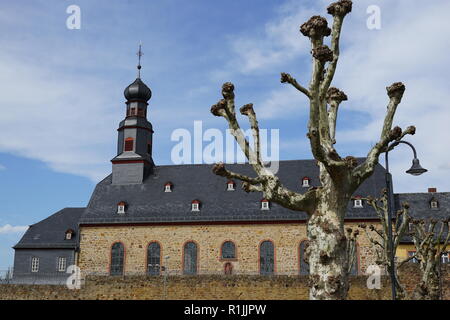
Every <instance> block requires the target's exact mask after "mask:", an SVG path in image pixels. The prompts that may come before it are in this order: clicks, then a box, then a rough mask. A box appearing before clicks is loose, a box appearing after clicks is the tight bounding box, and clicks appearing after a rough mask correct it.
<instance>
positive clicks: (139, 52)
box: [136, 42, 144, 78]
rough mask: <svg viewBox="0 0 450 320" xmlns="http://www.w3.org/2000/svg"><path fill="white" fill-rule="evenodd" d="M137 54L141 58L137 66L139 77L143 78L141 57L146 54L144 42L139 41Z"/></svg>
mask: <svg viewBox="0 0 450 320" xmlns="http://www.w3.org/2000/svg"><path fill="white" fill-rule="evenodd" d="M136 54H137V56H138V57H139V58H138V59H139V63H138V66H137V69H138V78H141V68H142V67H141V57H142V55H143V54H144V53H143V52H142V42H139V51H138V52H137V53H136Z"/></svg>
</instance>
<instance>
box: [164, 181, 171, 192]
mask: <svg viewBox="0 0 450 320" xmlns="http://www.w3.org/2000/svg"><path fill="white" fill-rule="evenodd" d="M164 192H172V183H171V182H167V183H166V184H165V185H164Z"/></svg>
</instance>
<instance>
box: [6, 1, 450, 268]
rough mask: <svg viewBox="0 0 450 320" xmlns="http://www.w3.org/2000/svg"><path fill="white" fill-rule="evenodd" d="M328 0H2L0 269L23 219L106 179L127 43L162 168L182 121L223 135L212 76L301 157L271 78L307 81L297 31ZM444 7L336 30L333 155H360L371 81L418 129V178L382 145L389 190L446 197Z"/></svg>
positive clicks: (301, 133)
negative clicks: (75, 25)
mask: <svg viewBox="0 0 450 320" xmlns="http://www.w3.org/2000/svg"><path fill="white" fill-rule="evenodd" d="M329 3H330V1H325V0H316V1H312V0H307V1H300V0H297V1H294V0H264V1H262V0H246V1H238V0H229V1H220V2H219V1H208V0H191V1H182V0H164V1H144V0H142V1H138V0H135V1H119V0H96V1H92V0H90V1H88V0H85V1H81V0H71V1H62V0H41V1H39V0H35V1H30V0H24V1H20V2H19V1H14V2H13V1H9V2H6V1H1V2H0V28H1V29H2V30H3V32H2V33H1V34H0V48H1V49H0V93H1V94H0V111H1V116H0V127H1V128H2V130H1V135H0V181H1V182H2V183H1V184H0V201H1V203H2V204H3V205H2V209H1V210H0V272H1V270H4V269H6V268H8V267H9V266H12V264H13V250H12V249H11V247H12V246H13V245H14V244H15V243H17V241H18V240H19V239H20V237H21V236H22V234H23V232H24V231H25V230H26V228H27V226H28V225H31V224H34V223H36V222H38V221H40V220H42V219H44V218H46V217H47V216H49V215H51V214H52V213H54V212H56V211H58V210H59V209H61V208H64V207H82V206H86V204H87V202H88V201H89V197H90V195H91V193H92V190H93V188H94V186H95V184H96V183H97V182H98V181H100V180H101V179H102V178H104V177H105V176H106V175H108V174H109V173H110V171H111V163H110V160H111V159H112V158H113V157H114V156H115V152H116V143H117V142H116V139H117V131H116V129H117V127H118V123H119V122H120V121H121V120H122V119H123V117H124V112H125V104H124V102H125V99H124V97H123V90H124V88H125V87H126V86H127V85H128V84H130V83H131V82H133V81H134V79H135V78H136V64H137V56H136V51H137V46H138V44H139V42H140V41H142V46H143V52H144V55H143V57H142V79H143V81H144V82H145V83H146V84H147V85H148V86H149V87H150V88H151V89H152V92H153V97H152V99H151V100H150V104H149V112H148V118H149V120H150V121H151V122H152V124H153V127H154V130H155V133H154V146H153V158H154V160H155V162H156V164H157V165H164V164H173V161H172V159H171V150H172V148H173V147H174V145H175V144H176V142H174V141H172V140H171V135H172V133H173V132H174V130H176V129H180V128H184V129H187V130H189V131H190V132H193V128H194V121H202V126H203V128H204V129H207V128H217V129H219V130H221V131H223V132H224V130H225V129H226V128H227V125H226V123H225V121H224V119H222V118H216V117H214V116H212V115H211V114H210V112H209V109H210V106H211V105H212V104H214V103H216V102H217V101H218V100H219V99H220V98H221V96H220V89H221V85H222V83H224V82H227V81H231V82H233V83H234V85H235V88H236V89H235V93H236V103H237V105H244V104H246V103H250V102H251V103H253V104H254V108H255V111H256V113H257V115H258V119H259V123H260V127H261V128H264V129H279V135H280V159H309V158H311V152H310V149H309V142H308V140H307V139H306V138H305V135H306V131H307V121H308V118H307V117H308V112H309V111H308V103H307V100H306V98H305V97H304V96H302V95H301V94H300V93H299V92H297V91H296V90H295V89H293V88H292V87H290V86H288V85H283V84H281V83H280V81H279V78H280V76H279V74H280V72H289V73H290V74H291V75H293V76H294V77H296V79H297V80H298V81H299V82H300V83H302V84H303V85H305V86H307V84H308V82H309V78H310V73H311V56H310V52H309V51H310V48H309V40H308V39H307V38H305V37H304V36H302V35H301V34H300V33H299V26H300V25H301V24H302V23H303V22H305V21H307V20H308V18H309V17H310V16H312V15H316V14H319V15H322V16H325V17H327V19H328V21H329V22H331V17H330V16H329V15H328V14H326V6H327V5H328V4H329ZM70 5H77V6H78V7H79V8H80V12H81V15H80V21H81V24H80V29H68V28H67V25H66V20H67V19H68V18H69V16H70V13H67V12H66V10H67V8H68V7H69V6H70ZM372 5H376V6H378V8H379V9H380V16H379V17H380V20H379V21H380V28H376V29H370V28H368V25H367V21H368V19H370V18H371V17H372V15H373V12H372V11H369V13H368V11H367V10H368V8H370V6H372ZM449 11H450V3H449V2H448V1H447V0H434V1H430V2H426V1H420V2H419V1H417V0H416V1H411V0H397V1H395V2H394V1H389V0H380V1H375V0H370V1H368V0H359V1H354V6H353V11H352V13H351V14H350V15H349V16H348V17H347V18H346V21H345V23H344V27H343V33H342V37H341V55H340V62H339V65H338V69H337V73H336V77H335V79H334V82H333V85H334V86H336V87H338V88H340V89H341V90H343V91H344V92H345V93H346V94H347V95H348V97H349V101H347V102H344V103H343V104H342V105H341V107H340V111H339V119H338V125H337V134H336V139H337V144H336V148H337V150H338V152H339V153H340V154H341V156H347V155H353V156H358V157H363V156H365V155H366V154H367V152H368V150H369V149H370V147H371V146H372V145H373V144H374V143H376V141H377V140H378V138H379V135H380V130H381V127H382V122H383V118H384V114H385V111H386V105H387V96H386V89H385V88H386V86H388V85H390V84H391V83H393V82H397V81H402V82H404V83H405V85H406V92H405V95H404V98H403V101H402V103H401V104H400V106H399V108H398V111H397V114H396V116H395V120H394V125H399V126H401V127H402V128H406V127H407V126H409V125H415V126H416V127H417V133H416V135H414V136H408V137H407V140H408V141H409V142H411V143H413V144H414V145H415V146H416V148H417V151H418V156H419V158H420V160H421V164H422V165H423V166H424V167H426V168H427V169H428V170H429V172H428V173H426V174H424V175H422V176H420V177H412V176H410V175H406V174H405V173H404V171H405V170H407V169H408V168H409V167H410V166H411V159H412V154H411V150H408V148H407V147H406V146H399V147H398V148H397V149H395V151H394V152H392V153H391V154H390V167H391V171H392V173H393V176H394V188H395V191H396V192H426V190H427V188H428V187H437V189H438V191H450V149H449V148H447V145H448V143H447V141H448V137H450V127H449V126H448V122H449V119H450V109H449V107H448V106H447V103H448V101H450V91H449V90H448V87H449V85H450V81H449V74H450V64H449V63H448V48H450V37H448V34H449V33H450V21H449V19H448V17H447V13H448V12H449ZM240 121H241V123H242V126H243V127H245V128H246V127H248V123H247V121H246V119H244V118H240ZM205 144H206V142H205ZM381 162H382V161H381ZM382 163H383V162H382Z"/></svg>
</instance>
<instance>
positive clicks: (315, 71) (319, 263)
mask: <svg viewBox="0 0 450 320" xmlns="http://www.w3.org/2000/svg"><path fill="white" fill-rule="evenodd" d="M351 9H352V2H351V1H350V0H341V1H337V2H334V3H332V4H331V5H329V6H328V13H329V14H330V15H332V16H333V25H332V28H331V29H330V28H329V27H328V23H327V20H326V19H325V18H323V17H320V16H313V17H311V18H310V19H309V20H308V21H307V22H306V23H304V24H303V25H302V26H301V27H300V32H301V33H302V34H303V35H304V36H306V37H308V38H309V39H310V42H311V47H312V50H311V53H312V75H311V79H310V83H309V87H308V88H305V87H303V86H302V85H301V84H299V83H298V82H297V81H296V80H295V79H294V78H293V77H292V76H291V75H289V74H287V73H282V74H281V82H282V83H289V84H291V85H292V86H293V87H294V88H296V89H297V90H298V91H300V92H301V93H302V94H304V95H305V96H306V97H307V98H308V99H309V123H308V134H307V137H308V139H309V141H310V146H311V151H312V154H313V156H314V158H315V159H316V160H317V163H318V166H319V169H320V177H319V178H320V182H321V186H320V187H318V188H312V189H309V190H308V191H307V192H306V193H304V194H301V193H298V192H294V191H292V190H289V189H287V188H286V187H284V186H283V185H282V183H281V181H280V180H279V178H278V177H277V176H276V175H275V174H274V173H272V172H271V171H270V170H269V169H268V168H267V167H266V166H265V164H264V162H263V160H262V158H261V152H260V139H259V127H258V121H257V118H256V114H255V111H254V109H253V105H252V104H246V105H244V106H243V107H242V108H240V112H241V114H243V115H245V116H247V117H248V119H249V122H250V125H251V130H252V135H253V140H254V141H253V142H254V143H253V144H254V145H253V147H251V146H250V143H249V141H248V140H247V139H246V138H245V136H244V134H243V132H242V130H241V128H240V125H239V123H238V121H237V119H236V112H235V95H234V85H233V84H232V83H229V82H227V83H225V84H224V85H223V86H222V95H223V99H222V100H220V101H219V102H218V103H217V104H215V105H213V106H212V107H211V112H212V114H214V115H215V116H221V117H224V118H225V119H226V121H227V122H228V124H229V128H230V131H231V134H232V135H233V136H234V138H235V139H236V141H237V143H238V144H239V146H240V148H241V149H242V151H243V152H244V154H245V156H246V157H247V159H248V160H249V163H250V164H251V165H252V167H253V169H254V171H255V173H256V177H249V176H245V175H242V174H239V173H235V172H231V171H229V170H227V169H226V168H225V165H224V164H223V163H218V164H216V165H215V166H214V168H213V171H214V173H215V174H217V175H220V176H224V177H228V178H234V179H239V180H242V181H243V185H242V187H243V188H244V190H246V191H247V192H262V193H263V194H264V197H265V198H266V199H268V200H270V201H273V202H275V203H278V204H280V205H281V206H283V207H286V208H289V209H292V210H296V211H303V212H306V213H307V214H308V222H307V230H308V238H309V268H310V283H311V289H310V298H311V299H345V298H346V295H347V291H348V270H349V259H348V254H346V253H347V252H348V249H347V243H348V240H347V237H346V235H345V231H344V216H345V213H346V208H347V203H348V201H349V200H350V198H351V196H352V194H353V192H354V191H355V190H356V189H357V188H358V187H359V186H360V185H361V184H362V183H363V182H364V181H365V180H366V179H367V178H368V177H370V176H371V175H372V173H373V171H374V169H375V166H376V164H377V163H378V158H379V156H380V154H381V153H382V152H384V151H385V150H386V148H387V146H388V144H389V143H390V142H391V141H394V140H400V139H402V138H403V137H404V136H405V135H406V134H414V132H415V128H414V127H412V126H411V127H408V128H407V129H406V130H405V131H403V132H402V130H401V129H400V128H399V127H395V128H393V129H392V122H393V118H394V114H395V111H396V109H397V106H398V105H399V103H400V101H401V99H402V96H403V93H404V91H405V86H404V85H403V84H402V83H399V82H398V83H394V84H392V85H391V86H389V87H387V95H388V97H389V103H388V106H387V112H386V116H385V119H384V125H383V128H382V130H381V135H380V139H379V141H378V142H377V143H376V144H375V145H374V146H373V147H372V149H371V150H370V151H369V153H368V155H367V157H366V159H365V161H364V162H363V163H361V164H359V165H358V163H357V161H356V159H355V158H354V157H352V156H348V157H345V158H342V157H341V156H340V155H339V154H338V153H337V151H336V149H335V148H334V144H335V130H336V120H337V113H338V108H339V105H340V103H341V102H342V101H345V100H347V96H346V95H345V93H344V92H342V91H340V90H339V89H336V88H333V87H331V82H332V80H333V77H334V74H335V71H336V67H337V63H338V59H339V41H340V40H339V39H340V36H341V29H342V24H343V21H344V18H345V16H346V15H347V14H348V13H349V12H351ZM330 35H331V48H330V47H328V46H327V45H326V44H325V43H324V39H325V37H328V36H330Z"/></svg>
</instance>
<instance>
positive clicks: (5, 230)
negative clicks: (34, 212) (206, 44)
mask: <svg viewBox="0 0 450 320" xmlns="http://www.w3.org/2000/svg"><path fill="white" fill-rule="evenodd" d="M27 229H28V226H12V225H10V224H5V225H4V226H0V234H9V233H22V232H25V231H27Z"/></svg>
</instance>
